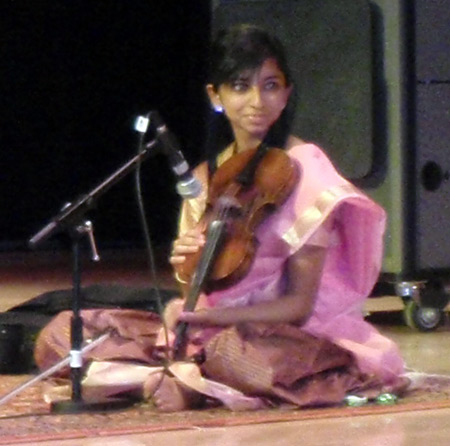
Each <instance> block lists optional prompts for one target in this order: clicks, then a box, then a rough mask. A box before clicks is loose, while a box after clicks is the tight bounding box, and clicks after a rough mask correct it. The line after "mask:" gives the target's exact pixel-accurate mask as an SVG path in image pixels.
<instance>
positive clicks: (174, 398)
mask: <svg viewBox="0 0 450 446" xmlns="http://www.w3.org/2000/svg"><path fill="white" fill-rule="evenodd" d="M144 398H145V399H151V400H152V401H153V402H154V404H155V406H156V407H157V409H158V410H160V411H161V412H178V411H181V410H186V409H189V408H190V407H193V405H195V404H198V399H199V395H198V394H197V393H195V392H193V391H192V390H190V389H187V388H186V387H184V386H183V385H182V384H180V383H179V382H177V381H176V379H175V378H172V377H170V376H167V375H166V374H165V373H164V374H163V373H162V372H160V373H155V374H152V375H150V376H149V377H148V378H147V380H146V381H145V383H144Z"/></svg>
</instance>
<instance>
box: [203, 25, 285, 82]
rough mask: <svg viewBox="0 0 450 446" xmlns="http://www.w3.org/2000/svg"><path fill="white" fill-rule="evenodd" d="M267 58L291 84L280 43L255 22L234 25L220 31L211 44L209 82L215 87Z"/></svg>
mask: <svg viewBox="0 0 450 446" xmlns="http://www.w3.org/2000/svg"><path fill="white" fill-rule="evenodd" d="M266 59H275V60H276V61H277V64H278V67H279V68H280V70H281V71H282V72H283V74H284V75H285V77H286V82H287V84H288V85H290V84H291V82H292V79H291V74H290V70H289V67H288V64H287V61H286V55H285V52H284V48H283V45H282V43H281V42H280V41H279V40H278V38H277V37H275V36H272V35H271V34H269V33H268V32H266V31H265V30H264V29H262V28H259V27H257V26H255V25H247V24H243V25H237V26H233V27H231V28H228V29H226V30H222V31H219V33H218V34H217V36H216V39H215V40H214V42H213V45H212V47H211V58H210V61H211V62H210V67H209V83H211V84H213V86H214V88H215V89H217V88H219V85H221V84H224V83H231V82H233V81H234V80H236V79H237V77H238V76H239V74H241V73H242V71H244V70H254V69H256V68H258V67H260V66H261V65H262V64H263V63H264V61H265V60H266Z"/></svg>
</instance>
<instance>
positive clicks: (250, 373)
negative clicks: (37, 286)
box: [37, 25, 406, 411]
mask: <svg viewBox="0 0 450 446" xmlns="http://www.w3.org/2000/svg"><path fill="white" fill-rule="evenodd" d="M211 59H212V62H211V72H210V83H209V84H208V85H207V87H206V91H207V94H208V97H209V100H210V102H211V108H212V110H213V112H212V113H214V116H215V120H216V121H217V122H216V123H215V125H214V126H213V130H212V131H211V133H212V137H213V138H210V140H209V141H208V151H209V152H208V158H209V160H208V161H205V162H203V163H201V164H200V165H199V166H198V167H197V168H196V171H195V174H196V175H197V177H198V178H199V180H200V181H202V182H203V185H204V187H203V191H202V193H201V195H200V196H199V197H197V198H196V199H191V200H186V201H185V202H184V203H183V206H182V211H181V216H180V223H179V236H178V238H177V239H176V240H175V241H174V243H173V251H172V254H171V257H170V262H171V264H172V265H173V267H174V270H175V273H176V277H178V278H179V279H180V286H181V289H182V290H183V297H186V295H187V292H188V289H189V280H186V274H185V273H186V271H185V270H186V268H185V267H186V264H187V261H188V259H189V258H192V257H191V256H192V255H193V254H195V253H198V252H199V251H200V250H201V249H203V247H204V245H205V242H206V238H205V231H204V230H205V223H204V219H203V216H204V214H205V211H206V210H207V204H208V195H209V193H210V190H211V182H214V178H216V177H215V174H216V173H219V172H221V168H225V167H226V166H227V165H228V164H227V163H232V162H233V160H236V159H238V157H242V156H243V154H246V153H247V154H248V153H251V152H250V151H254V150H255V149H257V151H258V150H262V149H261V147H262V148H264V147H268V148H269V150H268V152H266V153H265V154H264V157H263V158H262V161H261V163H264V162H266V163H267V159H269V160H271V158H267V159H266V156H270V154H271V153H274V152H273V150H275V151H276V153H277V154H280V152H281V154H282V157H285V158H286V159H287V160H288V164H287V166H288V167H289V168H288V169H286V177H289V175H295V181H294V182H293V184H292V188H291V189H292V190H289V194H287V195H286V197H285V200H284V201H283V202H282V203H280V205H279V206H278V207H277V208H276V209H275V210H274V212H273V213H272V214H271V215H268V216H267V218H265V219H263V220H262V222H261V223H260V224H259V225H257V226H256V228H255V230H254V232H255V234H254V235H255V238H256V240H257V243H256V244H257V248H256V251H255V253H254V255H253V256H252V262H251V266H250V267H249V270H248V271H247V272H246V274H245V275H243V277H241V278H240V280H237V281H236V282H235V283H231V284H229V285H228V286H226V287H224V288H222V289H218V290H214V291H210V292H207V293H206V292H204V293H202V294H201V295H200V298H199V300H198V303H197V306H196V307H195V310H194V311H191V312H187V311H183V308H184V303H183V299H177V300H174V301H173V302H172V303H170V304H169V305H168V306H167V308H166V312H165V319H166V322H167V326H168V328H169V332H170V331H172V330H173V329H174V328H175V327H176V325H177V324H178V323H179V322H184V323H187V324H188V327H189V329H188V337H189V345H188V355H193V354H195V357H196V358H199V357H201V358H202V359H201V361H199V362H198V364H197V365H196V366H192V367H190V368H188V369H187V370H184V369H183V370H181V369H177V368H176V367H175V368H173V367H172V369H171V371H172V373H171V374H167V373H165V372H158V373H153V374H151V375H150V376H149V377H148V378H147V379H146V380H145V384H144V394H145V396H146V397H148V398H152V399H153V401H154V402H155V404H156V406H157V407H158V408H159V409H161V410H163V411H174V410H181V409H183V408H186V407H190V406H192V405H194V404H197V403H198V402H199V400H201V399H202V398H201V396H202V394H205V395H208V396H209V397H211V396H212V397H213V398H214V399H215V400H221V401H222V402H223V403H225V404H226V405H227V406H228V407H230V408H232V409H237V408H243V407H244V408H249V407H252V408H260V407H267V405H269V406H271V405H276V404H279V403H290V404H294V405H296V406H299V407H302V406H310V405H318V404H333V403H339V402H341V401H342V400H343V399H344V397H345V396H346V395H347V394H349V393H352V394H359V395H368V394H370V395H372V396H373V395H376V394H378V393H380V392H386V391H389V392H394V391H400V390H401V388H402V386H404V385H405V383H406V381H405V380H404V378H402V375H403V373H404V368H403V367H404V366H403V361H402V359H401V357H400V355H399V352H398V350H397V347H396V346H395V344H394V343H393V342H391V341H390V340H389V339H387V338H386V337H384V336H382V335H381V334H380V333H378V331H377V330H376V329H375V328H374V327H372V326H371V325H370V324H369V323H367V322H366V321H365V320H364V318H363V313H362V304H363V302H364V300H365V299H366V298H367V296H368V295H369V293H370V292H371V290H372V288H373V286H374V284H375V282H376V280H377V277H378V274H379V272H380V266H381V259H382V246H383V233H384V226H385V213H384V211H383V210H382V209H381V208H380V207H379V206H378V205H377V204H375V203H374V202H373V201H372V200H371V199H369V198H368V197H367V196H366V195H364V194H363V193H362V192H361V191H359V190H357V189H356V188H355V187H354V186H352V185H351V184H350V183H349V182H347V181H346V180H345V179H344V178H342V177H341V176H340V175H339V174H338V173H337V171H336V170H335V168H334V167H333V165H332V164H331V163H330V161H329V160H328V158H327V157H326V155H325V154H324V153H323V152H322V150H321V149H320V148H319V147H317V146H316V145H314V144H311V143H307V142H305V141H303V140H301V139H300V138H298V137H296V136H293V135H291V134H290V133H289V122H290V107H291V100H292V95H293V83H292V79H291V75H290V73H289V69H288V65H287V61H286V58H285V54H284V51H283V48H282V45H281V44H280V42H279V41H278V40H277V39H276V38H275V37H273V36H271V35H270V34H268V33H267V32H265V31H264V30H262V29H260V28H258V27H255V26H251V25H240V26H236V27H232V28H230V29H228V30H226V31H223V32H221V33H219V35H218V38H217V40H216V41H215V42H214V45H213V46H212V50H211ZM280 149H282V150H280ZM252 153H253V152H252ZM258 153H259V152H258ZM266 167H268V169H267V172H269V174H268V175H269V176H270V175H271V173H270V167H271V166H270V163H269V166H266ZM256 169H258V167H257V168H256ZM264 172H266V171H265V170H263V171H262V172H259V174H261V175H262V176H263V177H264ZM292 172H294V174H293V173H292ZM278 173H280V172H278ZM283 174H284V171H282V172H281V176H282V177H283ZM288 174H289V175H288ZM131 317H132V318H131V319H130V321H132V320H134V321H135V323H133V322H130V321H128V322H127V323H125V322H124V321H126V317H124V316H123V315H122V316H121V321H122V323H119V324H116V320H115V315H114V314H112V313H106V314H105V313H104V312H103V313H101V316H98V314H97V313H95V314H94V313H91V314H90V315H87V314H85V319H84V320H85V327H86V326H89V327H93V326H95V327H96V330H97V331H99V330H100V328H101V327H106V326H111V325H113V326H114V325H116V326H120V329H119V330H118V332H119V333H120V335H121V336H122V337H123V338H127V339H130V338H133V337H134V338H136V339H137V337H136V331H139V330H138V327H139V326H140V327H145V329H143V330H141V332H142V333H141V332H140V335H139V339H137V341H136V342H132V344H133V346H134V347H133V349H132V348H130V341H127V342H124V341H121V342H117V343H116V344H115V345H114V346H113V347H111V348H110V349H109V350H108V349H106V347H105V349H104V351H105V350H108V354H109V356H108V354H104V355H103V356H102V359H105V357H114V355H112V356H111V354H112V352H115V359H122V360H125V359H127V358H130V359H133V358H134V359H139V360H140V361H147V362H150V363H152V364H155V362H154V361H153V359H152V354H149V353H148V351H150V350H151V346H152V345H154V338H153V337H152V336H153V334H154V333H155V324H156V325H157V324H158V321H157V320H156V319H154V318H153V319H151V318H150V319H148V318H149V317H150V316H142V315H141V316H140V317H141V321H140V323H138V322H136V321H137V319H136V317H135V315H134V314H133V315H131ZM147 320H148V323H147V324H146V325H145V324H144V322H145V321H147ZM65 323H66V324H67V323H68V320H67V318H66V321H65ZM152 324H153V325H152ZM150 325H152V327H150ZM56 326H57V325H55V324H54V325H53V327H56ZM60 328H61V326H60ZM146 330H147V331H146ZM94 332H95V330H92V331H91V333H94ZM55 333H58V330H56V329H55V328H53V329H52V328H49V329H46V330H44V331H43V333H42V335H41V338H40V339H41V341H40V343H39V341H38V348H37V357H41V358H45V357H50V356H51V354H52V352H54V351H55V350H56V349H55V348H52V349H51V350H49V349H48V348H47V347H48V346H50V345H55V344H58V343H60V342H61V341H60V337H58V336H56V335H55ZM59 333H61V331H59ZM162 333H165V332H162ZM141 335H142V336H141ZM169 338H170V339H172V338H173V337H172V336H169ZM45 340H47V342H45ZM160 340H162V341H163V342H165V341H166V336H164V335H162V336H160ZM119 346H120V348H119ZM144 346H150V347H149V348H147V347H145V348H144ZM60 347H61V346H60V345H58V348H59V350H61V348H60ZM135 351H137V353H136V354H135V353H132V352H135ZM199 353H201V354H199ZM130 355H131V356H130ZM136 355H137V356H136ZM97 358H98V355H97ZM152 361H153V362H152ZM38 363H39V362H38ZM127 373H128V372H127Z"/></svg>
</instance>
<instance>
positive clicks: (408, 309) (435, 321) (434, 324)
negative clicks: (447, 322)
mask: <svg viewBox="0 0 450 446" xmlns="http://www.w3.org/2000/svg"><path fill="white" fill-rule="evenodd" d="M403 318H404V320H405V323H406V325H407V326H408V327H410V328H412V329H413V330H417V331H423V332H427V331H433V330H435V329H436V328H438V327H439V326H440V325H441V324H442V322H443V320H444V311H443V310H441V309H439V308H432V307H421V306H420V305H418V304H417V303H416V302H415V301H414V300H412V299H409V300H408V301H406V302H405V308H404V310H403Z"/></svg>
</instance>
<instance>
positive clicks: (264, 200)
mask: <svg viewBox="0 0 450 446" xmlns="http://www.w3.org/2000/svg"><path fill="white" fill-rule="evenodd" d="M260 147H261V146H260ZM259 149H260V148H257V149H253V150H246V151H244V152H241V153H239V154H237V155H234V156H233V157H231V158H230V159H229V160H227V161H226V162H225V163H223V164H222V165H221V166H220V167H219V168H218V169H217V170H216V172H215V173H214V175H213V176H212V178H211V181H210V186H209V190H208V205H207V210H206V212H205V215H204V216H203V218H202V220H201V221H200V223H199V224H200V225H201V227H204V228H206V227H207V226H208V224H209V223H210V222H211V221H213V220H214V219H223V220H225V225H224V228H225V229H224V234H223V236H222V237H221V241H220V249H218V251H217V254H216V255H215V257H214V259H213V260H212V264H211V265H210V267H209V271H208V274H207V278H206V280H205V284H204V289H205V291H207V292H210V291H213V290H217V289H223V288H226V287H228V286H230V285H232V284H234V283H236V282H238V281H239V280H240V279H242V278H243V277H244V276H245V275H246V274H247V272H248V271H249V269H250V267H251V265H252V262H253V259H254V256H255V253H256V250H257V247H258V241H257V239H256V237H255V230H256V228H257V227H258V226H259V224H260V223H261V222H262V221H263V220H264V219H265V218H267V217H268V216H269V215H270V214H271V213H273V212H274V211H275V210H276V209H277V207H279V206H280V205H282V204H283V203H284V202H285V201H286V199H287V198H288V196H289V195H290V194H291V192H292V190H293V189H294V187H295V185H296V184H297V182H298V180H299V169H298V167H297V165H296V164H295V162H294V161H293V160H292V159H291V158H290V157H289V156H288V155H287V153H286V152H285V151H284V150H282V149H276V148H270V149H269V148H266V150H265V151H264V152H259V153H258V150H259ZM207 243H208V241H207ZM202 251H203V250H200V251H198V252H197V253H194V254H188V255H186V260H185V262H183V264H182V265H181V266H180V268H179V270H178V275H179V277H180V279H181V280H183V281H188V282H191V280H192V277H193V275H194V273H195V272H196V268H197V265H198V263H199V260H200V259H201V256H202V255H203V252H202Z"/></svg>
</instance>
